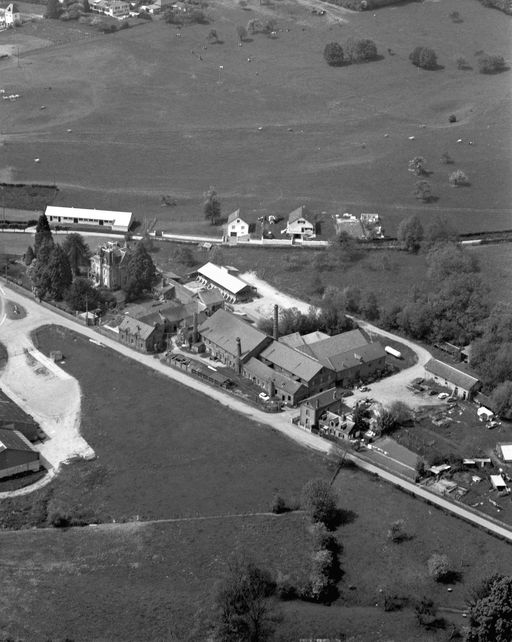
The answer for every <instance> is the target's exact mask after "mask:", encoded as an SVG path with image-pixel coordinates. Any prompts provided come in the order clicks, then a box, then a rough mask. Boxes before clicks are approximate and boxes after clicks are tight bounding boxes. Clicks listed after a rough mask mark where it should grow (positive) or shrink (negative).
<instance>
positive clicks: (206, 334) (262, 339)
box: [198, 310, 270, 357]
mask: <svg viewBox="0 0 512 642" xmlns="http://www.w3.org/2000/svg"><path fill="white" fill-rule="evenodd" d="M198 330H199V334H200V335H201V336H202V337H203V338H204V339H208V340H209V341H211V342H212V343H214V344H215V345H217V346H219V347H220V348H222V349H223V350H225V351H226V352H227V353H229V354H230V355H232V356H233V357H235V356H236V350H237V348H236V339H237V337H238V338H239V339H240V343H241V348H242V357H245V356H246V355H247V354H248V353H249V352H252V351H253V350H256V349H258V348H259V347H261V348H263V347H264V346H265V345H267V344H268V342H269V341H270V337H268V336H267V335H266V334H265V333H264V332H261V331H260V330H257V329H256V328H254V327H253V326H252V325H250V324H249V323H247V322H245V321H243V320H242V319H241V318H240V317H238V316H236V315H234V314H231V313H230V312H227V311H226V310H217V312H215V313H214V314H212V316H211V317H209V318H208V319H206V321H204V323H202V324H201V325H200V326H199V328H198Z"/></svg>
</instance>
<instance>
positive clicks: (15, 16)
mask: <svg viewBox="0 0 512 642" xmlns="http://www.w3.org/2000/svg"><path fill="white" fill-rule="evenodd" d="M21 23H22V20H21V13H20V10H19V9H18V6H17V5H16V4H15V3H14V2H11V3H10V4H8V5H7V7H5V9H0V29H7V28H8V27H16V26H19V25H21Z"/></svg>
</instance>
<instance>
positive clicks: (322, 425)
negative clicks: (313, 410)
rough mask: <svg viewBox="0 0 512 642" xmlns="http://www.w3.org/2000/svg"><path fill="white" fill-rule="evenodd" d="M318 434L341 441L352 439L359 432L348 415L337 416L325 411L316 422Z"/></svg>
mask: <svg viewBox="0 0 512 642" xmlns="http://www.w3.org/2000/svg"><path fill="white" fill-rule="evenodd" d="M318 432H319V433H320V434H321V435H324V436H326V437H334V438H335V439H340V440H343V441H348V440H349V439H354V438H356V437H357V436H358V434H359V432H358V431H356V428H355V424H354V422H353V421H352V418H351V417H350V416H349V415H338V414H337V413H335V412H332V411H331V410H326V411H325V412H324V413H323V415H322V416H321V417H320V419H319V421H318Z"/></svg>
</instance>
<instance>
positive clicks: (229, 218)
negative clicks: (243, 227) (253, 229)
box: [228, 210, 247, 224]
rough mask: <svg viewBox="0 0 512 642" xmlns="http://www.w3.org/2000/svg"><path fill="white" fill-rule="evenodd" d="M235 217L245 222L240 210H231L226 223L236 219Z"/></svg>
mask: <svg viewBox="0 0 512 642" xmlns="http://www.w3.org/2000/svg"><path fill="white" fill-rule="evenodd" d="M237 218H239V219H241V220H242V221H243V222H244V223H246V222H247V221H245V219H244V218H243V217H241V216H240V210H235V211H234V212H231V214H230V215H229V216H228V224H229V223H232V222H233V221H236V219H237Z"/></svg>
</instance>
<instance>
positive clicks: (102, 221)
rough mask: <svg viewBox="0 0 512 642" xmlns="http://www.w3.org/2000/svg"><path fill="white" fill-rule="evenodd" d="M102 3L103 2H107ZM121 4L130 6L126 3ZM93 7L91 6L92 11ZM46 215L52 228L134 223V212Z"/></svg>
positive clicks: (61, 210) (115, 227) (120, 228)
mask: <svg viewBox="0 0 512 642" xmlns="http://www.w3.org/2000/svg"><path fill="white" fill-rule="evenodd" d="M100 1H101V2H103V1H106V0H100ZM116 2H117V0H116ZM121 4H126V6H128V4H127V3H125V2H122V3H121ZM92 7H93V5H92V4H91V10H92ZM114 17H116V16H114ZM45 214H46V217H47V219H48V222H49V223H50V226H56V225H60V226H66V227H67V226H70V225H95V226H99V227H105V228H108V229H110V230H112V231H113V232H128V231H129V229H130V226H131V224H132V222H133V214H132V212H114V211H111V210H90V209H83V208H79V207H57V206H56V205H48V206H47V207H46V212H45Z"/></svg>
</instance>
